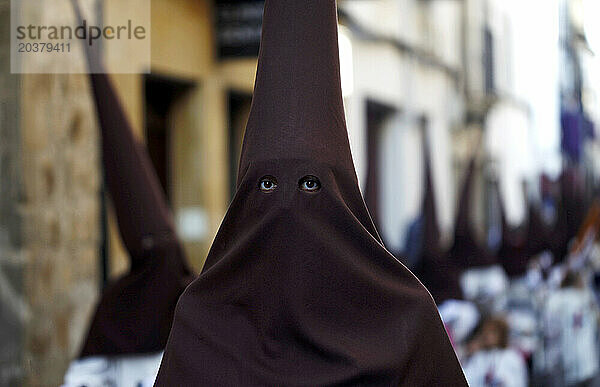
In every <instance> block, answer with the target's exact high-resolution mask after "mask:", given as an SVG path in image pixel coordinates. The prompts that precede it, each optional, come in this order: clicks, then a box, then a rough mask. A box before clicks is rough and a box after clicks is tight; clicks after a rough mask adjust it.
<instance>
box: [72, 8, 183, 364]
mask: <svg viewBox="0 0 600 387" xmlns="http://www.w3.org/2000/svg"><path fill="white" fill-rule="evenodd" d="M73 3H74V6H75V10H76V14H77V16H78V20H82V18H81V14H80V11H79V8H78V4H77V3H76V1H74V2H73ZM86 54H87V57H88V62H89V67H90V68H95V69H99V68H101V67H102V65H101V63H100V60H99V57H98V56H97V55H96V53H95V52H93V51H92V50H91V49H90V48H89V47H87V46H86ZM90 79H91V86H92V91H93V96H94V101H95V104H96V108H97V112H98V119H99V123H100V133H101V137H102V161H103V167H104V176H105V181H106V185H107V188H108V191H109V193H110V197H111V199H112V204H113V207H114V209H115V214H116V216H117V220H118V225H119V232H120V234H121V238H122V240H123V243H124V245H125V247H126V249H127V251H128V252H129V258H130V264H131V265H130V266H131V267H130V269H129V272H128V273H126V274H125V275H123V276H122V277H120V278H119V279H117V280H116V281H115V282H114V283H111V284H109V285H108V286H107V287H106V289H105V290H104V291H103V293H102V295H101V298H100V301H99V304H98V306H97V309H96V313H95V314H94V317H93V319H92V323H91V326H90V329H89V332H88V335H87V338H86V340H85V342H84V345H83V349H82V351H81V355H80V356H81V357H86V356H93V355H117V354H140V353H151V352H159V351H161V350H163V349H164V347H165V345H166V342H167V339H168V335H169V330H170V328H171V322H172V319H173V313H174V310H175V305H176V303H177V299H178V298H179V295H180V294H181V293H182V292H183V290H184V289H185V287H186V286H187V285H188V284H189V282H191V280H192V279H193V275H192V272H191V271H190V269H189V268H188V265H187V263H186V260H185V257H184V253H183V249H182V246H181V245H180V243H179V241H178V239H177V237H176V235H175V231H174V227H173V221H172V216H171V212H170V210H169V208H168V206H167V204H166V200H165V196H164V193H163V192H162V191H161V188H160V185H159V183H158V179H157V177H156V174H155V172H154V170H153V168H152V165H151V162H150V159H149V157H148V154H147V153H146V151H145V149H144V147H143V146H142V145H141V144H140V143H138V141H136V139H135V138H134V135H133V132H132V129H131V127H130V125H129V122H128V121H127V118H126V116H125V113H124V111H123V109H122V107H121V105H120V103H119V101H118V98H117V95H116V93H115V91H114V90H113V88H112V85H111V84H110V81H109V79H108V77H107V75H106V74H93V75H91V76H90Z"/></svg>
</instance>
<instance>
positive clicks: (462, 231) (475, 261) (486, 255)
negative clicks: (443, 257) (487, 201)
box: [449, 154, 496, 269]
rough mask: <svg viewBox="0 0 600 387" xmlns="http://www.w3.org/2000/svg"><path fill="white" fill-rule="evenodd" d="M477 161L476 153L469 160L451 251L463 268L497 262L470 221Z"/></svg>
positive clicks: (451, 254)
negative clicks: (478, 236) (479, 238)
mask: <svg viewBox="0 0 600 387" xmlns="http://www.w3.org/2000/svg"><path fill="white" fill-rule="evenodd" d="M475 161H476V154H475V155H473V157H472V158H471V161H470V162H469V166H468V169H467V174H466V177H465V181H464V183H463V188H462V191H461V194H460V201H459V203H458V209H457V215H456V222H455V226H454V243H453V245H452V248H451V249H450V253H449V254H450V259H451V260H452V261H453V263H454V264H456V265H458V266H459V267H461V268H462V269H469V268H473V267H482V266H490V265H493V264H495V263H496V260H495V257H494V256H493V255H492V254H491V253H490V251H489V250H488V248H487V246H485V244H482V243H480V242H479V240H478V238H477V236H476V234H475V231H474V230H473V226H472V224H471V221H470V216H469V214H470V213H471V211H470V208H471V205H472V203H471V201H472V197H471V194H472V191H473V187H472V186H473V183H474V179H475Z"/></svg>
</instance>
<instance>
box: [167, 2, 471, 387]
mask: <svg viewBox="0 0 600 387" xmlns="http://www.w3.org/2000/svg"><path fill="white" fill-rule="evenodd" d="M263 20H264V25H263V35H262V45H261V50H260V57H259V66H258V73H257V77H256V92H255V95H254V100H253V104H252V112H251V115H250V120H249V122H248V126H247V131H246V136H245V138H244V145H243V152H242V158H241V161H240V173H239V179H238V186H237V191H236V194H235V196H234V199H233V201H232V203H231V206H230V208H229V210H228V212H227V214H226V215H225V218H224V220H223V223H222V225H221V228H220V229H219V232H218V233H217V236H216V238H215V240H214V242H213V245H212V247H211V250H210V252H209V255H208V257H207V263H206V265H205V267H204V269H203V272H202V274H201V275H200V277H199V278H198V279H197V280H196V281H194V282H193V283H192V284H191V285H190V286H189V287H188V288H187V290H186V291H185V292H184V294H183V295H182V296H181V298H180V300H179V303H178V306H177V310H176V312H175V320H174V323H173V328H172V330H171V336H170V338H169V343H168V345H167V349H166V351H165V355H164V357H163V361H162V364H161V368H160V371H159V375H158V378H157V381H156V385H157V386H183V385H207V386H209V385H210V386H215V385H245V386H259V385H260V386H264V385H358V384H369V385H398V384H403V385H411V386H419V385H439V384H443V383H449V384H452V385H459V386H466V382H465V379H464V376H463V375H462V371H461V369H460V365H459V364H458V361H457V359H456V356H455V354H454V351H453V349H452V347H451V345H450V342H449V340H448V337H447V335H446V333H445V330H444V327H443V324H442V322H441V320H440V318H439V315H438V313H437V309H436V307H435V304H434V302H433V300H432V299H431V296H430V295H429V293H428V292H427V290H426V289H425V288H424V287H423V286H422V285H421V284H420V282H419V281H418V280H417V279H416V278H415V277H414V276H413V275H412V273H410V271H408V269H406V267H404V266H403V265H402V264H401V263H400V262H399V261H398V260H397V259H395V258H394V257H393V256H392V255H391V254H390V253H389V252H388V251H387V250H386V249H385V248H384V247H383V245H382V244H381V241H380V239H379V237H378V235H377V232H376V231H375V227H374V226H373V223H372V222H371V219H370V216H369V213H368V211H367V209H366V207H365V204H364V201H363V199H362V197H361V195H360V191H359V189H358V183H357V179H356V174H355V172H354V166H353V164H352V158H351V154H350V147H349V144H348V137H347V133H346V127H345V124H344V115H343V109H342V99H341V91H340V78H339V57H338V47H337V41H338V40H337V15H336V5H335V1H334V0H304V1H298V0H267V1H266V2H265V11H264V19H263Z"/></svg>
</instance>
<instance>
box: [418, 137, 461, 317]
mask: <svg viewBox="0 0 600 387" xmlns="http://www.w3.org/2000/svg"><path fill="white" fill-rule="evenodd" d="M421 133H422V136H423V139H422V144H423V164H424V167H425V170H424V183H425V187H424V195H423V203H422V205H421V206H422V207H421V213H422V216H423V230H422V234H423V238H422V247H421V256H420V258H419V261H418V264H417V268H416V270H415V274H416V275H417V277H418V278H419V279H420V280H421V281H422V282H423V285H425V286H426V287H427V289H429V292H430V293H431V295H432V296H433V298H434V299H435V301H436V303H437V304H438V305H439V304H441V303H442V302H444V301H446V300H449V299H461V298H462V290H461V287H460V268H459V267H458V266H456V265H454V264H453V262H451V261H450V259H449V258H450V257H449V255H448V252H447V251H445V250H444V249H443V247H442V246H441V243H440V238H441V235H440V228H439V223H438V217H437V211H436V204H435V189H434V187H433V176H432V170H431V153H430V146H429V140H428V138H427V134H426V132H425V130H423V131H422V132H421Z"/></svg>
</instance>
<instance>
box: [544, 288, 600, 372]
mask: <svg viewBox="0 0 600 387" xmlns="http://www.w3.org/2000/svg"><path fill="white" fill-rule="evenodd" d="M545 319H546V322H545V327H546V329H545V330H546V332H545V333H546V338H547V340H548V342H549V346H551V347H554V348H549V352H551V353H555V354H556V361H557V362H560V365H561V366H562V368H563V371H564V381H565V382H566V383H568V384H571V383H577V382H581V381H584V380H586V379H589V378H590V377H592V376H594V375H595V374H596V373H597V372H598V361H599V360H598V350H597V346H596V335H597V331H598V306H597V304H596V300H595V298H594V295H593V294H592V292H591V291H589V290H587V289H576V288H564V289H559V290H556V291H554V292H552V293H551V294H550V296H549V297H548V301H547V303H546V310H545Z"/></svg>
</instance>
